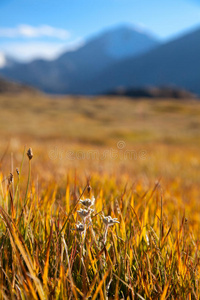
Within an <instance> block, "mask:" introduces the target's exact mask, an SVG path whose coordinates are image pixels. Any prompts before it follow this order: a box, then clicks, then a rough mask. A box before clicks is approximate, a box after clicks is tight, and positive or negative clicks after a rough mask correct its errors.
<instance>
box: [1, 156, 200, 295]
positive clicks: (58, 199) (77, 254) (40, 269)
mask: <svg viewBox="0 0 200 300" xmlns="http://www.w3.org/2000/svg"><path fill="white" fill-rule="evenodd" d="M31 163H32V166H33V169H32V170H31V172H32V173H31V174H29V173H28V169H27V165H28V158H27V157H24V166H22V168H21V173H20V174H19V175H17V173H16V174H14V182H13V183H8V180H5V175H4V174H1V186H0V217H1V219H0V253H1V255H0V298H1V299H199V293H200V288H199V279H200V274H199V272H200V263H199V259H200V255H199V250H200V245H199V225H200V218H199V216H200V208H199V206H198V205H197V200H198V199H197V198H195V197H191V198H190V200H189V201H184V200H183V198H181V195H183V194H184V192H185V193H186V194H187V193H188V191H187V188H186V187H185V186H184V185H183V186H181V184H179V183H173V182H172V181H170V180H169V181H168V182H167V181H165V180H166V179H163V180H161V182H160V181H158V182H156V183H155V184H154V185H151V186H149V187H148V189H146V186H145V185H144V181H142V180H141V179H138V180H136V181H135V182H134V183H133V182H132V178H131V175H130V174H129V175H127V176H123V175H122V176H120V175H119V173H116V174H115V176H108V175H107V174H106V173H102V174H100V173H98V172H96V173H95V172H94V173H92V172H91V176H90V178H89V177H86V176H85V173H84V170H83V169H80V170H78V172H77V173H78V174H77V175H76V176H74V175H73V172H72V171H71V170H68V172H67V177H66V176H65V177H64V178H63V179H64V180H60V181H57V180H56V179H54V180H48V178H46V179H44V178H42V177H41V179H40V178H38V179H37V180H36V179H34V178H35V176H34V172H35V169H34V165H37V163H38V162H37V159H36V158H35V157H33V159H32V160H31ZM24 167H25V168H26V173H27V178H26V177H25V176H24V175H23V176H21V174H22V173H23V168H24ZM52 172H54V173H56V169H54V170H53V171H52ZM29 176H30V178H29V179H28V177H29ZM55 178H56V177H55ZM38 180H39V182H40V181H41V183H40V185H39V188H38V186H37V184H38ZM162 181H164V185H165V187H166V189H165V188H163V184H162ZM89 184H90V186H91V187H92V189H89V190H88V189H87V186H88V185H89ZM26 186H27V191H26ZM195 188H197V186H196V187H195ZM182 189H185V191H184V190H182ZM13 191H14V194H13ZM191 195H192V194H191ZM194 195H195V194H194ZM92 196H94V197H95V198H96V201H95V205H94V212H93V213H92V215H91V219H92V223H89V222H87V223H86V224H87V225H86V235H85V237H84V239H83V235H82V234H81V233H79V232H78V231H77V230H75V229H76V224H77V221H78V220H79V221H81V219H80V217H79V216H78V214H77V210H78V209H80V208H81V207H82V205H81V204H80V202H79V199H80V197H81V198H82V199H84V198H88V197H89V198H91V197H92ZM192 208H193V209H192ZM195 208H196V209H195ZM102 212H103V213H104V215H105V216H107V215H111V216H112V217H115V218H118V220H119V222H120V223H119V224H114V226H111V227H109V229H108V235H107V241H106V244H105V245H104V243H103V236H104V231H105V225H104V224H103V222H102V217H101V213H102Z"/></svg>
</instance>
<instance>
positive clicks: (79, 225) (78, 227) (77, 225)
mask: <svg viewBox="0 0 200 300" xmlns="http://www.w3.org/2000/svg"><path fill="white" fill-rule="evenodd" d="M84 229H85V227H84V225H83V224H82V223H81V222H78V224H76V230H77V231H80V232H82V231H84Z"/></svg>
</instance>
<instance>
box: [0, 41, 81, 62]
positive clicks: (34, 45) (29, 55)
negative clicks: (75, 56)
mask: <svg viewBox="0 0 200 300" xmlns="http://www.w3.org/2000/svg"><path fill="white" fill-rule="evenodd" d="M81 45H83V40H82V39H80V38H79V39H76V40H74V41H72V42H69V43H67V44H66V43H64V42H60V43H50V42H20V43H19V42H18V43H8V44H1V45H0V51H2V52H3V53H5V54H6V55H8V56H10V57H13V58H14V59H17V60H20V61H24V62H27V61H31V60H33V59H37V58H43V59H49V60H52V59H55V58H57V57H58V56H59V55H60V54H62V53H63V52H65V51H69V50H76V49H77V48H78V47H80V46H81Z"/></svg>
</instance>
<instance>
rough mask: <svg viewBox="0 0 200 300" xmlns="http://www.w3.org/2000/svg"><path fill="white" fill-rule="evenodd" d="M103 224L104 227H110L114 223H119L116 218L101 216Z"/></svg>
mask: <svg viewBox="0 0 200 300" xmlns="http://www.w3.org/2000/svg"><path fill="white" fill-rule="evenodd" d="M103 222H104V224H105V225H106V226H112V225H114V224H116V223H120V222H119V221H118V220H117V218H112V217H111V216H107V217H105V216H103Z"/></svg>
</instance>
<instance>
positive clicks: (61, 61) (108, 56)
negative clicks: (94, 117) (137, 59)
mask: <svg viewBox="0 0 200 300" xmlns="http://www.w3.org/2000/svg"><path fill="white" fill-rule="evenodd" d="M159 44H160V42H159V41H158V40H157V39H156V38H155V37H153V36H152V35H150V34H149V33H146V32H144V31H142V30H141V29H138V28H134V27H131V26H127V25H122V26H118V27H115V28H112V29H109V30H107V31H104V32H102V33H101V34H99V35H97V36H94V37H92V38H90V39H88V41H87V42H86V43H85V44H84V45H83V46H81V47H80V48H79V49H77V50H75V51H70V52H66V53H64V54H63V55H61V56H60V57H59V58H58V59H56V60H54V61H47V60H34V61H32V62H30V63H16V64H14V65H12V66H6V67H5V68H3V69H1V70H0V73H1V74H2V75H3V76H5V77H7V78H9V79H12V80H17V81H20V82H22V83H25V84H29V85H32V86H34V87H37V88H39V89H41V90H43V91H45V92H49V93H58V94H66V93H72V94H73V93H75V94H77V93H80V91H81V90H82V89H84V87H85V82H89V81H91V80H92V79H93V78H95V77H97V76H98V75H99V74H100V73H101V72H103V70H105V69H106V68H107V67H108V66H111V65H113V64H115V63H117V62H119V61H121V60H122V59H125V58H129V57H134V56H136V55H139V54H142V53H145V52H147V51H149V50H151V49H153V48H155V47H157V46H158V45H159Z"/></svg>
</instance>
